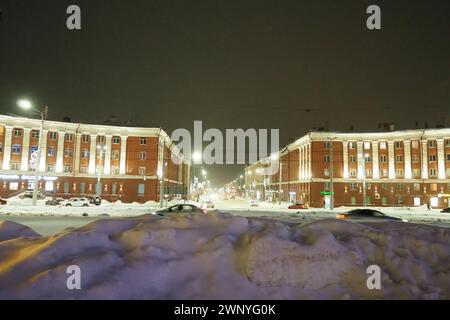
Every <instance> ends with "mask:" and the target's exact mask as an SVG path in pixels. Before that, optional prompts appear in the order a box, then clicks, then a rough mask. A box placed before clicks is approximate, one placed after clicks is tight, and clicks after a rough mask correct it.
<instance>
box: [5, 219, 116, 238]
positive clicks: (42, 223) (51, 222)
mask: <svg viewBox="0 0 450 320" xmlns="http://www.w3.org/2000/svg"><path fill="white" fill-rule="evenodd" d="M98 219H105V217H72V216H61V217H56V216H51V217H49V216H5V215H0V220H9V221H14V222H17V223H20V224H23V225H25V226H28V227H30V228H31V229H33V230H34V231H36V232H37V233H39V234H40V235H42V236H50V235H52V234H55V233H57V232H59V231H62V230H64V229H66V228H78V227H81V226H84V225H85V224H87V223H89V222H92V221H95V220H98ZM109 219H111V218H109Z"/></svg>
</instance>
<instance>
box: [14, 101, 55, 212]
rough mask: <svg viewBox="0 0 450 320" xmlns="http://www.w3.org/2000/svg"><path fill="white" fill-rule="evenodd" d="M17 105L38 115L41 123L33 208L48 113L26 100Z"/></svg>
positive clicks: (45, 108)
mask: <svg viewBox="0 0 450 320" xmlns="http://www.w3.org/2000/svg"><path fill="white" fill-rule="evenodd" d="M17 105H18V106H19V108H21V109H24V110H31V111H33V112H34V113H36V114H38V115H39V116H40V118H41V123H40V127H39V140H38V148H37V150H36V151H35V152H36V163H35V166H36V167H35V169H34V184H33V199H32V205H33V206H35V205H36V204H37V193H38V189H39V169H40V168H39V167H40V166H41V154H42V152H41V149H42V140H43V135H44V120H45V117H46V114H47V112H48V108H47V107H43V108H42V109H41V110H39V109H36V108H34V107H33V104H32V103H31V101H30V100H28V99H20V100H18V101H17Z"/></svg>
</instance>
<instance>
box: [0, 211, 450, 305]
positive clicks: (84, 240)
mask: <svg viewBox="0 0 450 320" xmlns="http://www.w3.org/2000/svg"><path fill="white" fill-rule="evenodd" d="M392 226H393V224H390V223H380V224H376V225H375V226H371V227H369V226H366V225H361V224H356V223H352V222H348V221H340V220H337V219H324V220H319V221H314V222H310V223H305V224H295V223H285V222H279V221H275V220H268V219H259V218H244V217H237V216H233V215H230V214H223V213H216V212H211V213H208V214H206V215H184V216H177V217H160V216H154V215H147V216H141V217H136V218H127V219H101V220H97V221H95V222H92V223H90V224H88V225H86V226H84V227H81V228H78V229H71V230H65V231H63V232H60V233H58V234H55V235H53V236H50V237H39V236H37V235H36V234H35V233H34V232H33V231H32V230H30V229H28V228H26V227H23V226H21V225H17V224H15V223H12V222H2V223H0V299H12V298H21V299H31V298H40V299H73V298H75V299H144V298H145V299H326V298H337V299H359V298H363V299H372V298H380V299H392V298H399V299H408V298H414V299H449V298H450V231H449V230H448V229H443V228H438V227H431V226H425V225H415V224H407V223H398V224H397V225H395V228H394V227H392ZM7 239H9V240H7ZM374 264H375V265H378V266H379V267H380V268H381V289H380V290H376V289H375V290H369V289H368V288H367V286H366V282H367V278H368V276H369V275H368V274H367V272H366V271H367V267H369V266H370V265H374ZM70 265H77V266H79V267H80V270H81V277H80V280H81V289H80V290H69V289H68V288H67V279H68V278H69V277H70V276H71V275H70V274H68V273H66V270H67V267H68V266H70Z"/></svg>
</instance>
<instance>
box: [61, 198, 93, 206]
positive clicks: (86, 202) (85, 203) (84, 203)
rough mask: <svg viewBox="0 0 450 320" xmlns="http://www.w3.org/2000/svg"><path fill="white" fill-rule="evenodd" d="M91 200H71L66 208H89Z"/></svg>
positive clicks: (66, 204)
mask: <svg viewBox="0 0 450 320" xmlns="http://www.w3.org/2000/svg"><path fill="white" fill-rule="evenodd" d="M89 203H90V201H89V199H88V198H78V197H76V198H70V199H69V200H67V201H66V203H65V206H66V207H89Z"/></svg>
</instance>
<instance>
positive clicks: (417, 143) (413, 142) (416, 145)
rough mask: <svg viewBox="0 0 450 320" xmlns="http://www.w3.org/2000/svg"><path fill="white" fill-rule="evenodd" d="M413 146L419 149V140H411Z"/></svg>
mask: <svg viewBox="0 0 450 320" xmlns="http://www.w3.org/2000/svg"><path fill="white" fill-rule="evenodd" d="M411 147H412V148H413V149H418V148H419V141H417V140H413V141H411Z"/></svg>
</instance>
